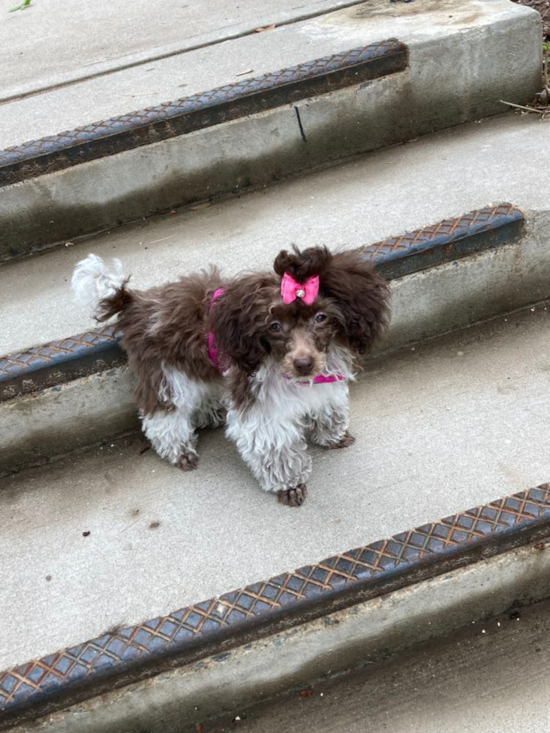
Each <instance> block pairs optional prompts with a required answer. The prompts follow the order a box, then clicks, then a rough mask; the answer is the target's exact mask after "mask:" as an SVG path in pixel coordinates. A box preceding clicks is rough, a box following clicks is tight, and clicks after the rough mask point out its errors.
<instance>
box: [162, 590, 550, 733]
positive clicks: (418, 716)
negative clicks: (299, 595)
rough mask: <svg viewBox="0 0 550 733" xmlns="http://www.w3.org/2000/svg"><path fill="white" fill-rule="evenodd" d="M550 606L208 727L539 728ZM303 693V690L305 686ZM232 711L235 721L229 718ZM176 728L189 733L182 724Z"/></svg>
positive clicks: (334, 732) (341, 731)
mask: <svg viewBox="0 0 550 733" xmlns="http://www.w3.org/2000/svg"><path fill="white" fill-rule="evenodd" d="M549 632H550V604H549V603H548V602H546V603H540V604H537V605H534V606H533V607H531V608H529V609H525V610H522V612H521V615H520V617H519V619H518V618H516V617H513V618H510V614H503V615H502V616H499V617H496V618H492V619H490V620H489V621H487V622H486V623H476V624H470V625H468V626H467V627H465V628H464V629H462V630H460V631H457V632H455V633H454V634H449V635H448V636H446V637H445V638H443V639H439V640H438V641H437V642H433V641H432V642H429V643H426V644H423V645H422V646H421V647H419V648H417V649H414V650H410V651H409V652H407V653H406V654H402V655H399V656H397V657H395V658H393V659H390V660H388V661H386V662H383V663H381V664H378V665H376V666H375V667H373V668H367V669H363V670H361V671H356V672H353V673H350V674H349V675H346V676H345V677H341V678H339V679H335V680H334V681H333V682H331V683H329V684H321V685H317V686H315V687H314V688H313V690H312V694H311V696H310V697H307V698H303V697H301V696H300V694H299V692H298V691H296V692H294V693H293V694H291V695H289V696H287V697H284V698H281V699H279V700H277V702H274V703H272V704H270V705H269V706H264V707H262V708H257V709H255V710H251V711H248V712H247V713H246V714H243V713H242V711H241V715H238V713H235V714H234V715H232V716H230V717H228V718H225V719H224V720H220V721H218V722H217V723H206V724H205V725H204V727H203V729H204V730H205V731H208V733H225V732H226V731H227V733H229V731H235V730H238V731H241V733H280V731H288V733H298V732H299V731H306V730H307V731H311V733H382V731H392V733H410V732H411V731H422V733H440V731H442V730H444V731H446V732H447V733H489V732H490V733H542V732H543V731H548V730H550V702H549V701H548V665H549V664H550V644H549V638H550V634H549ZM308 689H311V688H308ZM237 715H238V718H239V719H238V720H237V719H236V716H237ZM175 730H176V731H178V733H184V731H193V730H196V728H195V729H194V727H193V726H189V727H187V726H181V727H179V728H176V729H175Z"/></svg>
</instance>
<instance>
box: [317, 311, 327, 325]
mask: <svg viewBox="0 0 550 733" xmlns="http://www.w3.org/2000/svg"><path fill="white" fill-rule="evenodd" d="M326 320H327V316H326V313H317V315H316V316H315V323H322V322H323V321H326Z"/></svg>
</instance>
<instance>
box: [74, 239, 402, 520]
mask: <svg viewBox="0 0 550 733" xmlns="http://www.w3.org/2000/svg"><path fill="white" fill-rule="evenodd" d="M273 269H274V271H273V272H264V273H253V274H243V275H239V276H237V277H235V278H233V279H224V278H222V276H221V275H220V273H219V271H218V270H217V269H216V268H211V269H209V270H206V271H202V272H200V273H198V274H194V275H189V276H185V277H181V278H180V279H179V280H178V281H176V282H172V283H169V284H167V285H162V286H159V287H153V288H151V289H149V290H146V291H139V290H131V289H129V288H128V279H125V277H124V275H123V274H122V270H121V265H120V262H117V261H116V262H115V269H114V270H113V271H109V270H107V268H106V266H105V264H104V262H103V261H102V260H101V259H100V258H99V257H97V256H95V255H89V256H88V257H87V258H86V259H84V260H82V262H80V263H79V264H78V265H77V266H76V269H75V271H74V275H73V280H72V284H73V290H74V292H75V295H76V296H77V300H79V301H80V302H81V303H85V304H87V305H88V306H91V307H92V308H93V309H94V311H95V315H96V318H97V320H98V321H100V322H103V321H107V320H109V319H112V318H114V317H115V316H116V317H117V321H116V322H117V325H118V327H119V328H120V329H121V331H122V347H123V348H124V350H125V351H126V352H127V354H128V363H129V366H130V369H131V370H132V371H133V373H134V374H135V377H136V380H137V384H136V401H137V405H138V407H139V412H140V417H141V420H142V425H143V431H144V432H145V435H146V436H147V437H148V439H149V440H150V441H151V443H152V445H153V447H154V448H155V450H156V451H157V453H158V454H159V455H160V456H161V457H162V458H165V459H167V460H168V461H169V462H170V463H172V464H173V465H174V466H177V467H179V468H181V469H182V470H184V471H189V470H191V469H194V468H196V467H197V464H198V454H197V434H196V429H197V428H202V427H206V426H219V425H221V424H223V423H224V422H225V424H226V432H227V435H228V436H229V438H230V439H231V440H233V441H234V443H235V444H236V446H237V448H238V450H239V453H240V454H241V456H242V458H243V460H244V461H245V463H246V464H247V465H248V466H249V467H250V469H251V470H252V473H253V474H254V476H255V477H256V478H257V480H258V482H259V483H260V486H261V487H262V488H263V489H264V490H265V491H269V492H273V493H274V494H276V495H277V496H278V499H279V501H280V502H282V503H283V504H287V505H289V506H300V505H301V504H302V503H303V501H304V499H305V496H306V482H307V480H308V478H309V476H310V473H311V458H310V456H309V455H308V452H307V444H306V438H307V437H309V438H310V439H311V440H312V441H313V442H314V443H317V444H318V445H321V446H324V447H326V448H345V447H347V446H349V445H351V444H352V443H353V442H354V438H353V437H352V436H351V435H350V434H349V432H348V423H349V407H348V383H349V381H350V380H351V379H353V373H354V361H355V360H356V357H357V356H360V355H363V354H366V353H367V352H368V351H370V349H371V348H372V346H373V344H374V343H375V342H376V340H377V339H378V338H379V336H380V335H381V333H382V332H383V330H384V328H385V326H386V325H387V322H388V318H389V287H388V285H387V283H386V282H385V281H384V280H383V279H382V278H381V277H380V276H379V275H378V274H377V273H376V272H375V271H374V270H373V269H372V267H371V266H370V265H369V264H368V262H366V261H365V260H364V258H363V257H362V256H361V254H359V253H357V252H339V253H337V254H331V253H330V252H329V251H328V249H326V248H324V247H312V248H309V249H306V250H304V251H303V252H300V251H299V250H298V249H294V251H292V252H287V251H282V252H280V254H279V255H278V256H277V258H276V259H275V262H274V266H273Z"/></svg>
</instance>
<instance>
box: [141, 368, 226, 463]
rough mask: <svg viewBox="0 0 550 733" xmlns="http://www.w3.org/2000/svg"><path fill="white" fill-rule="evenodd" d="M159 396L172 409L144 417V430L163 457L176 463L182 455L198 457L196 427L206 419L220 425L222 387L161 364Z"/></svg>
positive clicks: (204, 422) (205, 421)
mask: <svg viewBox="0 0 550 733" xmlns="http://www.w3.org/2000/svg"><path fill="white" fill-rule="evenodd" d="M162 371H163V374H164V378H163V380H162V383H161V386H160V389H159V397H160V399H161V401H162V402H164V403H166V404H170V405H173V408H174V409H173V410H170V411H164V410H159V411H158V412H155V413H154V414H153V415H149V416H144V417H143V432H144V433H145V435H146V436H147V437H148V438H149V440H150V441H151V444H152V445H153V448H154V449H155V450H156V452H157V453H158V454H159V456H161V457H162V458H165V459H166V460H168V461H170V463H172V464H174V465H176V464H178V463H180V460H181V458H182V456H187V457H191V458H192V457H193V456H197V450H196V445H197V436H196V434H195V427H202V426H203V425H204V424H206V423H207V422H214V423H218V424H219V419H220V418H219V412H220V411H221V409H222V408H221V396H222V395H221V388H220V386H219V385H215V384H209V383H206V382H200V381H198V380H196V379H191V377H188V376H187V375H186V374H184V373H183V372H180V371H178V370H177V369H175V368H174V367H171V366H168V365H166V364H163V366H162Z"/></svg>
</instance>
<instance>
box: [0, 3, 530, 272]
mask: <svg viewBox="0 0 550 733" xmlns="http://www.w3.org/2000/svg"><path fill="white" fill-rule="evenodd" d="M252 6H253V7H254V8H255V9H257V8H258V3H252ZM291 6H292V7H291ZM329 7H330V4H329V3H321V5H320V6H319V9H318V11H315V10H313V9H312V7H311V6H309V5H307V4H306V6H304V8H303V9H302V10H301V11H300V12H299V11H298V9H297V8H296V7H295V6H293V5H292V4H291V3H289V4H287V3H285V4H283V6H282V8H281V10H280V11H276V12H275V13H274V16H276V20H277V18H280V20H281V23H283V25H281V26H280V27H277V28H275V29H273V30H270V31H266V32H264V33H245V32H244V31H243V34H241V35H240V37H238V38H235V39H234V40H231V41H227V42H225V43H215V44H213V45H209V46H202V47H201V48H198V49H195V50H193V49H192V48H187V47H185V43H184V42H182V44H183V46H184V47H185V48H184V50H185V53H178V54H173V53H172V54H168V55H167V56H166V58H157V59H156V60H155V62H154V67H152V66H151V61H147V63H145V62H143V63H141V62H140V61H138V60H136V61H135V63H134V62H132V64H131V65H130V66H129V62H124V60H123V59H121V63H120V65H121V66H123V67H124V68H122V69H121V70H120V71H117V70H116V69H115V70H113V69H111V70H104V71H101V73H100V72H99V70H98V73H97V74H96V75H95V76H94V77H93V78H90V79H86V80H84V81H79V80H78V79H77V78H76V77H75V78H73V77H74V69H73V70H72V71H71V65H70V63H69V59H68V56H67V55H66V54H65V53H63V54H61V58H60V61H59V69H58V72H57V73H59V74H60V75H61V77H63V74H68V75H69V76H68V77H67V79H72V81H70V82H69V81H67V82H63V83H62V84H61V83H58V84H54V83H53V82H48V81H47V74H48V70H50V71H52V73H55V70H52V64H54V62H53V61H49V62H48V63H47V64H45V76H44V78H43V79H42V81H37V82H36V89H35V91H37V90H38V89H39V88H40V85H41V84H42V86H43V87H47V88H46V89H45V91H43V92H42V93H41V94H40V95H37V94H34V93H32V89H31V91H30V92H28V93H27V92H25V89H26V88H27V87H25V85H23V87H22V93H25V94H26V96H24V97H22V98H21V97H19V98H12V99H11V100H9V99H7V100H6V101H5V103H4V104H3V105H2V106H0V119H1V120H2V125H1V127H2V129H3V130H5V132H4V133H3V138H2V139H1V141H2V142H1V144H2V145H3V147H5V150H4V151H3V152H2V153H0V186H1V188H0V258H2V259H9V258H11V257H13V256H17V255H21V254H24V253H28V252H30V251H34V250H36V249H39V248H42V247H46V246H49V245H52V244H54V243H63V242H64V241H66V240H72V239H73V238H74V237H77V236H79V235H82V234H84V233H87V232H91V231H98V230H100V229H104V228H106V227H112V226H115V225H117V224H119V223H120V222H123V221H128V220H132V219H138V218H142V217H144V216H150V215H152V214H155V213H157V212H159V211H167V210H170V209H172V208H174V207H177V206H180V205H185V204H189V203H191V202H196V201H199V200H203V199H211V198H212V197H214V196H220V195H224V194H228V193H235V192H239V191H242V190H243V189H246V188H249V187H254V186H262V185H266V184H267V183H272V182H273V181H276V180H279V179H280V178H282V177H285V176H288V175H291V174H295V173H298V172H301V171H304V170H306V169H309V168H313V167H317V166H319V165H325V164H328V163H331V162H334V161H336V160H338V159H340V158H343V157H346V156H350V155H355V154H357V153H360V152H364V151H368V150H373V149H375V148H379V147H382V146H385V145H390V144H393V143H396V142H401V141H404V140H408V139H411V138H414V137H416V136H418V135H420V134H425V133H428V132H431V131H433V130H437V129H441V128H445V127H449V126H452V125H457V124H460V123H464V122H467V121H471V120H477V119H480V118H483V117H487V116H489V115H494V114H498V113H499V112H500V111H501V110H502V108H503V107H502V104H501V101H500V100H501V99H505V100H508V101H512V102H516V103H525V102H528V101H530V100H531V99H532V97H533V96H534V94H535V93H536V92H537V91H539V90H540V85H541V74H540V69H541V44H540V16H539V15H538V14H537V13H535V12H534V11H532V10H530V9H529V8H524V7H522V6H518V5H515V4H513V3H511V2H509V0H493V1H492V2H490V3H485V2H480V1H479V0H468V2H466V3H465V2H463V0H448V2H446V3H445V5H444V7H442V6H441V5H440V3H430V4H429V5H428V6H425V7H423V12H422V13H418V12H416V10H414V8H412V6H411V7H409V4H406V3H395V4H388V3H387V2H386V0H376V1H375V2H369V3H364V4H352V5H351V6H350V7H346V8H344V9H341V10H338V11H336V12H332V13H327V12H326V10H327V9H329ZM411 8H412V9H411ZM33 12H34V10H33ZM79 12H85V11H79ZM314 12H319V13H320V14H318V15H315V17H310V18H309V19H307V20H303V21H302V20H299V18H300V17H301V15H300V13H305V14H306V15H310V14H311V13H314ZM289 14H290V15H289ZM237 16H238V17H237ZM14 17H15V21H14V20H13V19H12V18H10V26H11V27H15V28H18V27H19V26H14V23H16V22H17V23H19V22H20V19H21V18H22V17H24V18H25V19H26V18H30V20H29V22H31V23H32V22H33V21H32V19H33V17H35V18H37V19H39V18H40V15H38V14H37V15H36V16H33V15H32V13H30V14H27V13H26V12H25V13H21V14H20V15H18V14H17V13H15V14H14ZM250 17H251V18H252V17H256V16H255V15H254V14H253V13H252V14H251V16H250ZM257 17H258V18H264V17H266V13H265V11H264V10H262V11H261V12H260V14H259V15H258V16H257ZM285 18H286V21H288V20H289V19H292V21H293V22H286V21H285ZM77 20H78V18H77ZM233 20H234V25H232V24H230V26H231V27H232V28H237V27H241V26H240V25H239V23H240V22H241V20H242V16H241V15H240V13H237V14H236V15H235V17H234V18H233ZM294 21H295V22H294ZM34 22H38V21H34ZM153 26H154V27H156V26H155V24H154V23H153ZM27 30H29V28H27ZM109 32H111V31H109ZM156 33H157V30H155V32H154V33H153V37H156V35H155V34H156ZM27 37H28V38H32V37H33V36H32V34H30V33H29V35H28V36H27ZM77 37H78V34H77ZM205 37H206V36H205ZM19 38H20V37H19ZM139 38H140V35H139V34H137V36H136V44H137V45H138V46H139V43H140V41H139ZM20 42H22V41H20ZM123 46H124V44H123ZM162 55H163V54H161V56H162ZM52 57H53V58H55V54H53V53H52ZM149 58H150V56H149ZM495 58H498V59H499V63H498V64H494V63H493V62H494V59H495ZM274 59H279V60H278V61H277V63H276V64H275V63H274ZM31 62H32V63H31V64H30V68H31V70H33V69H34V73H35V74H38V77H37V78H38V80H40V79H41V78H42V77H41V74H40V73H39V72H37V71H36V65H37V62H36V57H35V56H34V54H33V52H31ZM92 63H93V61H92ZM54 65H55V64H54ZM91 68H92V71H93V69H94V68H95V67H93V66H92V67H91ZM149 69H153V70H154V76H152V77H151V81H149V80H147V78H146V79H145V81H144V80H143V77H144V76H145V77H147V73H148V70H149ZM280 69H283V70H284V71H280ZM12 74H13V72H12ZM71 74H72V75H73V77H71ZM33 78H34V77H33ZM63 78H64V77H63ZM157 78H161V79H162V80H163V81H162V83H160V85H159V82H158V81H157ZM182 80H183V82H182ZM28 83H30V82H28V80H27V84H28ZM16 86H17V84H16ZM142 89H143V90H144V91H143V95H144V96H143V97H142V98H140V99H141V101H140V103H138V99H139V98H137V97H136V96H133V95H136V94H141V93H142V92H141V90H142ZM182 89H183V90H184V94H185V97H182V92H181V90H182ZM136 90H137V91H136ZM209 90H210V91H209ZM27 91H28V89H27ZM10 94H11V96H12V97H13V94H16V92H15V91H13V90H12V92H10ZM8 96H9V94H8ZM167 100H171V101H167ZM173 100H175V101H173ZM37 105H38V106H37ZM140 105H141V108H140ZM148 105H149V106H148ZM38 109H39V112H40V113H39V114H38V113H37V110H38ZM136 109H138V111H137V112H135V110H136ZM102 117H103V121H101V122H98V120H101V119H102ZM105 118H107V119H105ZM21 119H25V120H27V119H28V120H35V122H32V123H31V124H29V125H21V124H18V121H19V120H21ZM75 126H76V127H75ZM31 130H32V132H33V134H34V135H35V136H36V137H35V140H34V141H32V142H29V137H28V135H29V134H30V131H31ZM61 130H63V132H60V131H61ZM46 202H47V203H46Z"/></svg>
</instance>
